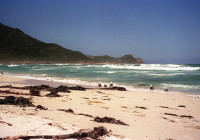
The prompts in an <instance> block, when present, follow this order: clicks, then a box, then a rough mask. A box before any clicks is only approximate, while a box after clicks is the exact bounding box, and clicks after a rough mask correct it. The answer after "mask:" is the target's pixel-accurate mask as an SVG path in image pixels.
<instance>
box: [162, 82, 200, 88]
mask: <svg viewBox="0 0 200 140" xmlns="http://www.w3.org/2000/svg"><path fill="white" fill-rule="evenodd" d="M161 85H162V86H165V87H175V88H183V89H199V86H195V85H180V84H165V83H163V84H161Z"/></svg>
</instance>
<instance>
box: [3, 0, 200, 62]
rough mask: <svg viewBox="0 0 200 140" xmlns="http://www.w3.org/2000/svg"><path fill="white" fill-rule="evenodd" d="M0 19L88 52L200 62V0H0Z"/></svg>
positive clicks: (47, 39)
mask: <svg viewBox="0 0 200 140" xmlns="http://www.w3.org/2000/svg"><path fill="white" fill-rule="evenodd" d="M0 22H1V23H3V24H5V25H8V26H11V27H17V28H19V29H21V30H22V31H24V32H25V33H26V34H29V35H30V36H32V37H34V38H36V39H38V40H41V41H44V42H47V43H56V44H59V45H61V46H63V47H65V48H68V49H71V50H75V51H81V52H82V53H84V54H86V55H110V56H114V57H120V56H122V55H125V54H133V55H134V56H135V57H141V58H143V60H144V61H145V62H147V63H200V0H0Z"/></svg>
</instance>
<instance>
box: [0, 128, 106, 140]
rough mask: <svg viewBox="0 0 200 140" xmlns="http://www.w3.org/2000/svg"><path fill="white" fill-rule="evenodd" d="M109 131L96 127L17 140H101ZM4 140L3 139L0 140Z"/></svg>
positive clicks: (24, 137) (22, 137)
mask: <svg viewBox="0 0 200 140" xmlns="http://www.w3.org/2000/svg"><path fill="white" fill-rule="evenodd" d="M108 134H109V131H107V129H106V128H105V127H103V126H99V127H94V128H93V130H91V131H88V130H80V131H78V132H75V133H72V134H66V135H36V136H19V137H18V138H16V139H22V140H28V139H84V138H92V139H99V138H100V137H102V136H105V135H108ZM0 139H3V138H0Z"/></svg>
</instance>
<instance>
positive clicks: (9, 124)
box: [0, 121, 12, 126]
mask: <svg viewBox="0 0 200 140" xmlns="http://www.w3.org/2000/svg"><path fill="white" fill-rule="evenodd" d="M0 123H5V124H7V125H8V126H12V124H11V123H7V122H4V121H0Z"/></svg>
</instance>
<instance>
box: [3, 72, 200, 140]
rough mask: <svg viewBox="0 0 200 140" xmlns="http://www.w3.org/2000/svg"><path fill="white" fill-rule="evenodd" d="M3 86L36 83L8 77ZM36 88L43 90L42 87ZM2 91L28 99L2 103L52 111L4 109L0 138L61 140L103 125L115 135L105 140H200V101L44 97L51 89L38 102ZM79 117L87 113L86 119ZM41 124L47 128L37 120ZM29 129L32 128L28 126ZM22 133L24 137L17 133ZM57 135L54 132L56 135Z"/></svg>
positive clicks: (105, 94) (134, 95)
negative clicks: (27, 103) (50, 139)
mask: <svg viewBox="0 0 200 140" xmlns="http://www.w3.org/2000/svg"><path fill="white" fill-rule="evenodd" d="M0 81H1V84H0V86H2V85H8V84H11V85H12V86H16V87H24V86H26V85H29V86H32V85H33V83H34V82H36V81H34V82H31V81H30V80H28V81H26V79H22V78H17V77H12V76H7V75H3V76H2V75H0ZM3 81H4V82H3ZM35 84H37V85H39V83H35ZM51 84H53V86H54V87H57V85H56V84H58V85H59V83H51ZM0 90H10V91H12V92H20V93H23V94H25V95H23V94H21V95H13V94H9V93H0V95H1V96H0V99H3V98H4V97H6V96H15V97H20V96H23V97H25V98H30V99H31V101H32V102H33V104H34V105H41V106H43V107H45V108H48V109H47V110H36V109H35V107H19V106H13V105H0V106H1V109H0V110H1V111H0V112H1V113H0V123H1V125H0V137H6V136H18V135H50V134H52V135H55V133H56V135H58V134H63V131H61V130H62V129H61V128H64V129H67V130H71V131H70V132H74V131H77V130H80V129H90V130H92V129H93V128H94V127H98V126H103V127H105V128H106V129H107V130H108V131H109V130H111V132H110V133H111V134H110V135H109V136H106V137H103V139H107V140H108V139H110V140H111V139H134V140H141V139H148V140H150V139H163V140H167V139H174V140H188V139H190V140H197V139H198V138H199V137H200V133H199V130H200V110H199V106H200V98H188V97H186V96H182V95H171V94H160V93H157V92H144V91H138V90H136V91H117V90H105V89H86V91H78V90H70V93H66V92H58V94H59V95H61V96H60V97H46V96H45V95H46V94H47V93H49V91H46V90H44V91H43V90H41V96H39V97H38V96H31V95H30V93H29V90H23V89H9V88H1V89H0ZM69 109H71V110H73V113H70V112H63V111H60V110H69ZM78 114H85V115H86V116H83V115H78ZM89 116H90V117H89ZM91 116H92V117H100V118H103V117H106V116H107V117H111V118H115V119H116V120H120V121H122V122H124V123H126V124H128V126H124V125H118V124H112V123H98V122H95V121H94V118H92V117H91ZM189 117H191V118H189ZM20 118H21V119H22V120H23V121H22V120H21V119H20ZM37 119H38V120H40V121H41V122H42V123H39V122H38V121H36V120H37ZM45 119H46V120H45ZM17 120H21V121H17ZM2 122H4V123H2ZM36 122H37V123H36ZM9 124H11V125H12V126H10V125H9ZM22 124H23V125H22ZM48 124H53V125H52V126H50V125H48ZM29 125H31V126H32V127H28V126H29ZM18 129H20V130H22V131H23V132H22V131H18ZM44 129H46V131H44ZM2 130H4V131H2ZM33 130H34V131H33ZM52 131H54V132H55V133H52ZM65 132H66V131H65ZM11 134H12V135H11Z"/></svg>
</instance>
